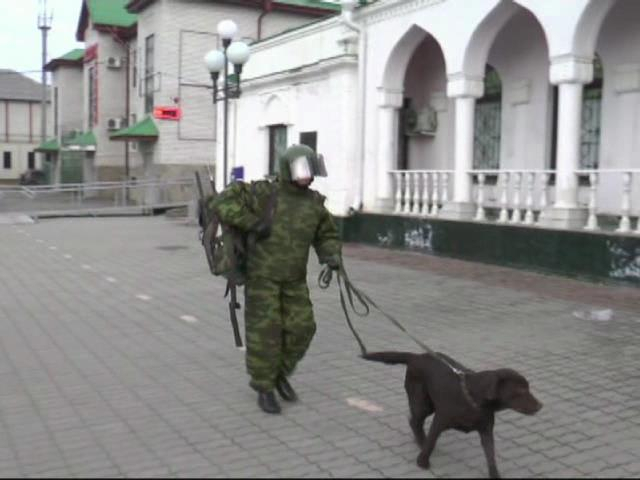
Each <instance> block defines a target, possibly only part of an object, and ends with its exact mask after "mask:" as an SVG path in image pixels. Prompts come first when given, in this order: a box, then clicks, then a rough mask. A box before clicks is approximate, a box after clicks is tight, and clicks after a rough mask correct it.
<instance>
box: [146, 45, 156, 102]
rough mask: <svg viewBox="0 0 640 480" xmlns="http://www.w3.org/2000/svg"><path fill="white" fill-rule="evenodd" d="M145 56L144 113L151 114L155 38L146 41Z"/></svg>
mask: <svg viewBox="0 0 640 480" xmlns="http://www.w3.org/2000/svg"><path fill="white" fill-rule="evenodd" d="M144 51H145V55H144V111H145V113H149V112H151V111H152V110H153V91H154V76H155V71H154V62H153V57H154V37H153V35H149V36H148V37H147V38H146V39H145V49H144Z"/></svg>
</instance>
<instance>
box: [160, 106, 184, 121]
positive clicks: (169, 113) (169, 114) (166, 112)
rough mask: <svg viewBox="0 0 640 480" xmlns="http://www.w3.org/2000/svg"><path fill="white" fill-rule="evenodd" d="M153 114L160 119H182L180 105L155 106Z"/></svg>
mask: <svg viewBox="0 0 640 480" xmlns="http://www.w3.org/2000/svg"><path fill="white" fill-rule="evenodd" d="M153 116H154V117H155V118H157V119H158V120H180V119H181V118H182V109H181V108H180V107H155V108H154V109H153Z"/></svg>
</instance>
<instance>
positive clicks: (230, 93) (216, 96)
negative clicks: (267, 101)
mask: <svg viewBox="0 0 640 480" xmlns="http://www.w3.org/2000/svg"><path fill="white" fill-rule="evenodd" d="M237 30H238V27H237V26H236V24H235V23H234V22H233V21H232V20H223V21H221V22H220V23H219V24H218V34H219V35H220V38H222V47H223V49H222V50H211V51H210V52H209V53H207V54H206V55H205V57H204V61H205V64H206V66H207V69H208V70H209V73H210V74H211V80H212V81H213V103H214V104H217V103H218V102H219V101H221V100H222V101H223V102H224V113H223V115H224V132H223V162H224V170H223V175H224V177H223V185H224V186H225V187H226V186H227V158H228V137H229V115H228V112H229V99H232V98H239V97H240V74H241V73H242V66H243V65H244V64H245V63H247V61H248V60H249V56H250V51H249V46H248V45H247V44H246V43H244V42H239V41H235V42H234V41H233V37H234V36H235V34H236V32H237ZM229 62H231V63H232V64H233V70H234V74H235V77H236V79H235V82H234V83H235V85H233V84H231V85H230V84H229ZM220 72H223V75H224V80H223V87H222V94H221V95H220V92H219V89H218V78H219V76H220ZM216 171H217V169H216ZM216 175H217V174H216Z"/></svg>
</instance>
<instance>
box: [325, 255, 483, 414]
mask: <svg viewBox="0 0 640 480" xmlns="http://www.w3.org/2000/svg"><path fill="white" fill-rule="evenodd" d="M336 277H337V280H338V291H339V292H340V305H341V306H342V310H343V311H344V315H345V318H346V320H347V325H348V327H349V330H351V333H352V334H353V336H354V337H355V339H356V341H357V342H358V346H359V347H360V351H361V353H362V355H363V356H364V355H366V354H367V347H366V346H365V344H364V342H363V341H362V338H360V335H359V334H358V331H357V330H356V328H355V327H354V326H353V322H352V321H351V317H350V315H349V309H348V308H347V301H346V300H345V297H346V298H347V299H348V301H349V305H350V306H351V310H353V312H354V313H355V314H356V315H358V316H359V317H366V316H367V315H369V313H370V312H371V308H370V306H371V307H373V308H375V309H376V310H378V312H380V313H381V314H382V315H383V316H384V317H385V318H386V319H387V320H389V321H390V322H391V323H392V324H393V325H395V326H396V327H397V328H398V329H399V330H401V331H402V332H404V333H405V334H406V335H407V336H408V337H409V338H410V339H411V340H413V341H414V342H415V343H416V344H417V345H419V346H420V347H421V348H422V349H423V350H424V351H425V352H427V353H429V354H431V355H433V356H434V357H436V358H437V359H439V360H440V361H441V362H442V363H444V364H445V365H446V366H447V367H449V368H450V369H451V370H452V371H453V373H455V374H456V375H457V376H458V377H459V378H460V386H461V387H462V393H463V395H464V396H465V397H466V399H467V401H468V402H469V404H470V405H471V406H472V407H474V408H476V409H478V410H479V409H480V407H479V405H478V404H477V403H476V401H475V400H474V399H473V397H472V396H471V393H470V392H469V388H468V386H467V381H466V373H465V372H463V371H462V370H460V369H459V368H457V367H455V366H454V365H451V363H449V362H448V361H447V360H446V359H444V358H443V357H442V356H441V355H438V353H437V352H435V351H433V350H432V349H431V348H429V347H428V346H427V345H425V344H424V343H423V342H421V341H420V340H419V339H418V338H416V337H415V336H414V335H412V334H411V333H410V332H409V331H408V330H407V329H406V328H405V327H404V326H403V325H402V324H401V323H400V322H399V321H398V320H397V319H395V318H394V317H393V316H392V315H390V314H388V313H387V312H385V311H384V310H383V309H382V308H380V307H379V306H378V304H377V303H376V302H374V301H373V300H372V299H371V297H369V296H368V295H367V294H366V293H364V292H363V291H361V290H359V289H358V288H356V286H355V285H354V284H353V283H352V282H351V280H350V279H349V275H348V274H347V271H346V269H345V268H344V264H343V263H342V259H340V263H339V266H338V269H337V271H336ZM332 278H333V269H332V268H331V267H329V266H328V265H325V267H324V268H323V269H322V270H321V271H320V274H319V276H318V286H319V287H320V288H321V289H323V290H326V289H328V288H329V286H330V285H331V280H332ZM345 292H346V294H345ZM354 298H355V299H356V300H357V302H358V303H360V305H362V307H364V310H363V311H362V312H359V311H358V309H357V308H356V302H355V301H354Z"/></svg>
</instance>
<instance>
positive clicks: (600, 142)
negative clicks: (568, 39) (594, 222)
mask: <svg viewBox="0 0 640 480" xmlns="http://www.w3.org/2000/svg"><path fill="white" fill-rule="evenodd" d="M638 25H640V2H637V1H635V0H617V2H615V4H614V5H613V6H612V7H611V9H610V10H609V11H608V13H607V15H606V16H605V18H604V20H603V22H602V25H601V27H600V30H599V32H598V35H597V38H596V42H595V52H594V53H596V54H597V56H596V59H597V62H596V64H595V66H594V73H595V74H594V83H592V84H591V85H587V86H585V89H584V102H585V103H583V131H582V147H583V149H582V152H581V153H582V156H581V167H582V168H594V169H599V170H600V171H601V174H600V176H599V179H598V199H597V205H598V210H599V211H600V212H602V213H611V214H616V215H617V214H619V212H620V209H621V208H624V207H623V203H624V199H623V196H624V193H623V191H624V189H625V188H628V189H629V191H630V198H629V203H630V204H631V205H632V206H634V205H635V206H637V205H640V176H639V175H633V176H632V177H631V178H630V179H629V185H628V186H627V187H625V178H624V174H622V173H621V170H624V169H631V168H640V48H638V45H640V29H639V28H638ZM591 111H595V113H593V114H592V113H591ZM591 125H597V126H598V129H597V131H596V130H595V129H594V128H589V127H590V126H591ZM596 134H597V135H596ZM596 140H597V142H596ZM594 160H595V161H594ZM611 170H613V172H610V173H606V171H611ZM616 171H617V173H616ZM585 193H586V192H585ZM631 213H632V214H634V213H637V210H636V211H635V212H634V211H633V210H632V212H631Z"/></svg>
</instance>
